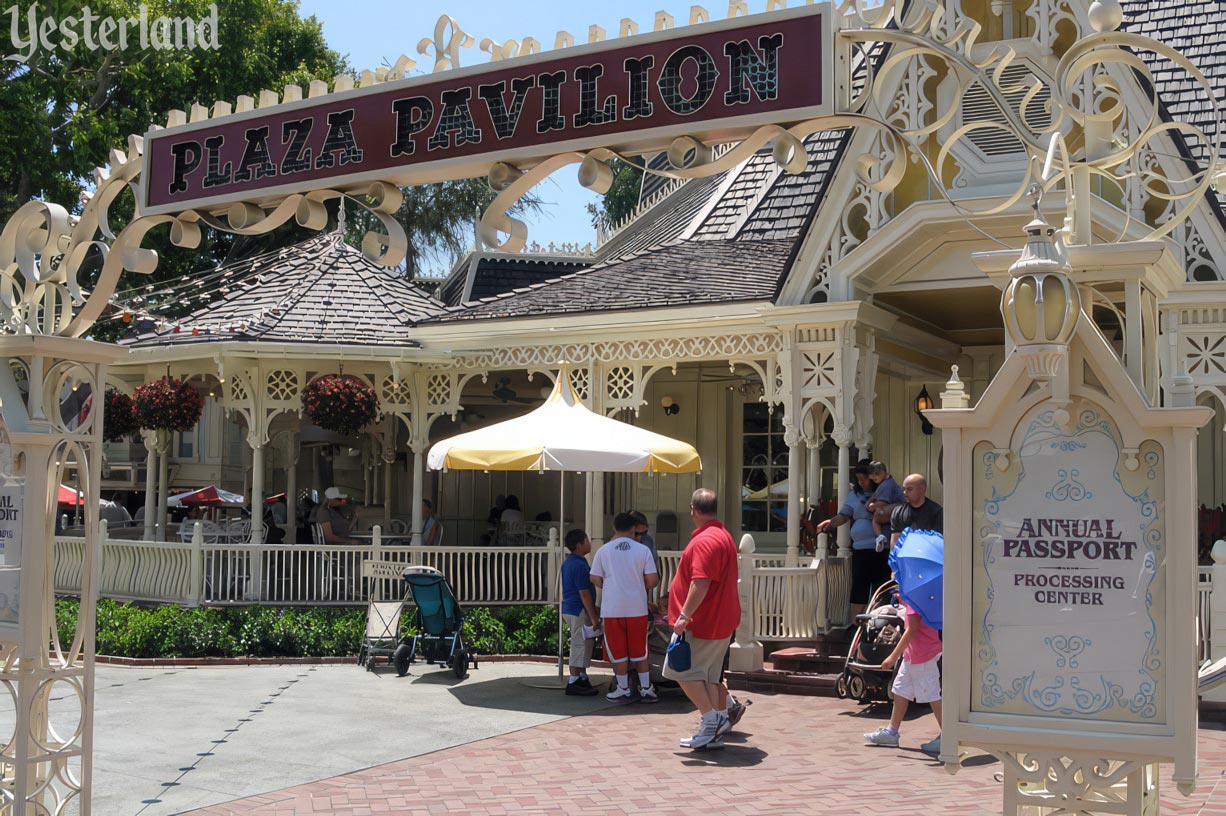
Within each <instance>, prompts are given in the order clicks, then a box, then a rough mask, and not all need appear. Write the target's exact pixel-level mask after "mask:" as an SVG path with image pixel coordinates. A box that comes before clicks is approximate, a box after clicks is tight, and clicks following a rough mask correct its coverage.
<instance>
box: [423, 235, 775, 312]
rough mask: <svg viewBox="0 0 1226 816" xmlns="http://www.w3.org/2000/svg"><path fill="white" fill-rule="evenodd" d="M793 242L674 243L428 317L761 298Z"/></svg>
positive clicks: (768, 290)
mask: <svg viewBox="0 0 1226 816" xmlns="http://www.w3.org/2000/svg"><path fill="white" fill-rule="evenodd" d="M793 244H794V242H793V241H787V240H776V241H682V242H679V243H675V244H670V245H668V246H663V247H659V248H657V249H653V250H650V251H646V252H643V253H640V254H636V255H631V256H629V257H626V258H618V259H616V260H613V261H608V262H605V263H601V264H598V265H596V266H593V267H592V268H590V269H585V270H583V271H581V272H576V273H574V274H573V275H566V276H564V277H562V278H558V279H556V280H552V281H549V282H548V283H543V284H537V285H535V286H531V287H528V288H527V289H520V290H517V291H515V292H510V293H507V294H504V295H499V296H498V297H493V298H488V299H486V300H485V301H482V302H481V303H477V304H475V305H473V306H470V307H468V308H463V309H456V310H452V311H449V312H448V313H447V314H444V315H439V316H438V317H435V318H431V320H430V321H428V322H441V321H456V320H480V319H488V318H498V317H502V318H511V317H535V316H539V315H546V314H567V313H573V312H608V311H616V310H627V309H644V308H658V307H661V306H687V305H691V304H695V303H714V302H726V301H752V300H769V299H770V298H771V296H773V295H774V293H775V283H776V281H777V280H778V279H779V276H780V275H781V274H782V273H783V272H784V270H785V269H786V268H787V265H788V260H789V258H790V257H791V255H792V249H793Z"/></svg>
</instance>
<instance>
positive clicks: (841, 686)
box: [834, 672, 847, 700]
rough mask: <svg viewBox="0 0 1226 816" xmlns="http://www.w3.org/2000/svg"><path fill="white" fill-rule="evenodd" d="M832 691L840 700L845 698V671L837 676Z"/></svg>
mask: <svg viewBox="0 0 1226 816" xmlns="http://www.w3.org/2000/svg"><path fill="white" fill-rule="evenodd" d="M834 693H835V694H837V695H838V696H839V699H840V700H846V699H847V672H843V673H842V674H840V675H839V678H838V679H837V680H835V681H834Z"/></svg>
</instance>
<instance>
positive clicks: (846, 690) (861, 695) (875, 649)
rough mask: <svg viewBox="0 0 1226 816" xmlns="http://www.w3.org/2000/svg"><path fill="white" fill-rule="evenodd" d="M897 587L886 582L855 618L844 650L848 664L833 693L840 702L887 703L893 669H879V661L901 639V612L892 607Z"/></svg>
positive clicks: (895, 669) (892, 583)
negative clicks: (850, 699)
mask: <svg viewBox="0 0 1226 816" xmlns="http://www.w3.org/2000/svg"><path fill="white" fill-rule="evenodd" d="M897 592H898V584H897V583H895V582H894V581H887V582H886V583H884V584H882V585H881V588H880V589H878V590H877V591H876V592H875V593H873V597H872V599H871V600H870V601H869V604H868V612H867V613H865V614H863V615H856V624H857V626H856V631H855V634H854V635H852V638H851V644H850V645H849V646H848V647H847V662H846V664H845V665H844V666H843V673H842V674H840V675H839V677H838V680H836V681H835V684H834V690H835V693H836V694H838V695H839V698H840V699H847V698H848V697H852V698H855V699H856V700H857V701H858V702H861V703H871V702H875V701H880V702H889V701H890V700H891V699H892V697H891V696H890V686H891V685H893V682H894V672H895V671H897V669H898V664H897V663H895V664H894V668H893V669H882V668H881V661H882V660H885V658H886V657H888V656H889V654H890V652H892V651H894V647H895V646H896V645H897V644H898V641H899V640H900V639H901V638H902V634H903V629H904V627H905V626H906V621H905V620H904V618H903V611H902V609H901V608H900V607H898V606H895V605H894V603H895V594H896V593H897Z"/></svg>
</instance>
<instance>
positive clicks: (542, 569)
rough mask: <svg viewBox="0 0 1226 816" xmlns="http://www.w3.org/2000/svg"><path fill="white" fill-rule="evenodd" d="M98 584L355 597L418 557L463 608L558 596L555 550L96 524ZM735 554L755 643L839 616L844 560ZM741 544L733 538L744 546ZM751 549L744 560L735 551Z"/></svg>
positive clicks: (106, 592) (214, 602) (132, 590)
mask: <svg viewBox="0 0 1226 816" xmlns="http://www.w3.org/2000/svg"><path fill="white" fill-rule="evenodd" d="M100 539H101V546H102V558H101V563H102V567H101V574H100V592H101V595H102V596H103V597H106V598H112V599H115V600H123V601H137V602H144V603H167V604H181V605H185V606H248V605H269V606H355V605H361V604H364V603H366V602H367V601H368V600H370V599H372V598H392V597H400V596H401V595H402V593H403V586H402V585H401V584H400V583H399V582H398V581H395V580H392V579H375V578H363V577H362V565H363V563H364V562H366V561H390V562H393V563H398V564H405V565H409V564H418V565H427V566H432V567H435V568H437V569H439V570H440V571H441V572H442V573H443V574H444V575H446V576H447V578H448V580H449V581H450V582H451V584H452V586H453V587H454V588H455V592H456V596H457V597H458V598H460V600H461V601H462V602H463V603H465V604H466V605H471V606H495V605H509V604H547V603H554V602H556V601H557V591H558V579H557V576H558V573H559V567H560V560H559V548H558V547H556V546H555V547H446V546H443V547H409V546H400V545H394V544H383V543H381V537H380V536H379V535H378V534H377V533H376V535H375V536H374V537H373V538H372V541H371V544H370V545H366V546H362V545H357V546H317V545H302V544H295V545H266V546H251V545H247V544H225V543H205V542H204V541H203V537H202V536H201V535H196V536H195V537H194V538H193V540H192V541H190V542H174V541H167V542H154V541H127V540H121V539H114V538H110V537H108V536H107V535H106V530H105V528H104V529H103V530H102V535H101V536H100ZM748 541H749V544H748V546H749V547H750V549H749V551H748V552H747V553H746V552H744V551H743V556H742V558H741V559H740V564H741V570H742V574H741V580H742V581H748V582H749V585H750V586H751V587H752V603H751V608H750V609H746V610H745V614H746V615H747V616H749V617H750V620H752V631H753V636H754V639H755V640H768V641H797V640H809V639H812V638H814V637H816V636H817V635H819V634H821V633H822V632H824V631H826V630H827V629H828V628H830V627H832V626H836V625H841V624H843V623H845V622H846V621H845V619H846V614H847V591H848V588H849V584H850V575H849V569H850V564H849V563H848V561H849V559H840V558H823V559H817V560H814V561H812V562H811V563H807V562H802V564H801V565H799V566H794V567H787V566H784V562H785V558H784V556H782V555H758V554H755V553H753V551H752V547H753V544H752V539H748ZM84 546H85V541H84V539H83V538H76V537H69V536H59V537H56V538H55V539H54V553H55V566H54V573H53V575H54V581H55V591H56V593H57V594H61V595H75V594H79V593H80V591H81V577H82V576H81V573H82V561H83V558H82V556H83V555H84ZM744 546H745V544H744V543H743V544H742V547H744ZM658 555H659V570H660V586H659V588H658V589H656V590H655V592H654V593H653V595H655V596H656V597H658V596H659V595H660V594H662V593H663V592H664V591H666V588H667V587H668V586H669V584H670V583H671V582H672V579H673V577H674V576H675V575H676V572H677V566H678V564H679V563H680V561H681V553H680V552H678V551H661V552H660V553H659V554H658ZM745 555H748V556H749V557H748V558H746V557H744V556H745Z"/></svg>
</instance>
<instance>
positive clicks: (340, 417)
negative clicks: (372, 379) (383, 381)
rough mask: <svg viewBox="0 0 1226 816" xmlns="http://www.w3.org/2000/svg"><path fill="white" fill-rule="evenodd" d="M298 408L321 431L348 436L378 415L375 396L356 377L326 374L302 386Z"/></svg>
mask: <svg viewBox="0 0 1226 816" xmlns="http://www.w3.org/2000/svg"><path fill="white" fill-rule="evenodd" d="M302 409H303V411H305V412H306V415H307V418H308V419H310V420H311V422H314V423H315V424H316V425H318V426H319V427H320V428H323V429H324V430H325V431H332V432H334V433H338V434H341V435H343V436H351V435H353V434H355V433H357V432H358V431H360V430H361V429H362V427H363V426H364V425H367V424H368V423H370V422H373V421H374V419H375V417H377V416H378V415H379V397H378V396H376V395H375V389H373V388H371V387H370V386H369V385H368V384H367V383H366V382H364V381H363V380H361V379H360V378H358V377H354V376H351V375H346V374H327V375H325V376H323V377H320V378H319V379H317V380H313V381H311V383H309V384H308V385H307V387H306V388H304V389H302Z"/></svg>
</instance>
